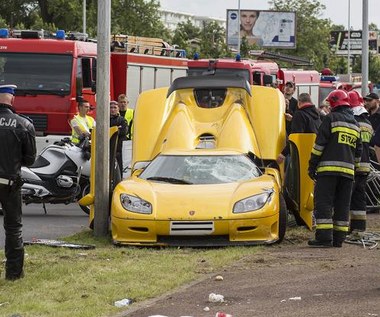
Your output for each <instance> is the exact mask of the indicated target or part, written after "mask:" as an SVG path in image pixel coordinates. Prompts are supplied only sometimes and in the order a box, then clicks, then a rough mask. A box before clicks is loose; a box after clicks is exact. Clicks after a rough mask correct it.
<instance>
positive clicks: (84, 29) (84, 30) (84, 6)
mask: <svg viewBox="0 0 380 317" xmlns="http://www.w3.org/2000/svg"><path fill="white" fill-rule="evenodd" d="M83 33H86V0H83Z"/></svg>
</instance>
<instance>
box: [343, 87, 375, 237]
mask: <svg viewBox="0 0 380 317" xmlns="http://www.w3.org/2000/svg"><path fill="white" fill-rule="evenodd" d="M348 98H349V102H350V106H351V107H352V110H353V112H354V116H355V120H356V121H357V122H358V124H359V126H360V138H361V141H362V144H363V151H362V156H361V160H360V163H359V166H357V168H356V170H355V181H354V186H353V190H352V196H351V207H350V229H349V231H350V232H352V231H365V229H366V220H367V212H366V205H367V201H366V185H367V177H368V174H369V173H370V157H369V143H370V141H371V138H372V135H373V128H372V125H371V122H370V121H369V120H368V116H369V114H368V111H367V110H366V109H365V108H364V107H363V97H362V96H361V95H360V93H359V92H357V91H356V90H352V91H350V92H349V93H348Z"/></svg>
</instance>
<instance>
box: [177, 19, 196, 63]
mask: <svg viewBox="0 0 380 317" xmlns="http://www.w3.org/2000/svg"><path fill="white" fill-rule="evenodd" d="M200 35H201V29H200V28H198V27H196V26H195V25H193V24H192V23H191V21H190V20H187V21H186V22H180V23H178V25H177V27H176V29H175V31H174V35H173V37H172V40H171V43H172V44H173V45H178V47H179V48H182V49H185V50H186V51H187V56H189V57H191V56H192V55H193V54H194V53H195V52H196V51H198V50H199V47H194V46H193V45H192V44H191V43H192V42H193V41H195V42H197V43H199V42H200V39H199V38H200ZM197 46H199V45H197Z"/></svg>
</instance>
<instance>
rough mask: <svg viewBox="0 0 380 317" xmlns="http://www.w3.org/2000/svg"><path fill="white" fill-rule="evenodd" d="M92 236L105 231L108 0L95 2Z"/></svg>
mask: <svg viewBox="0 0 380 317" xmlns="http://www.w3.org/2000/svg"><path fill="white" fill-rule="evenodd" d="M97 27H98V31H97V33H98V36H97V38H98V41H97V43H98V45H97V50H98V51H97V55H98V60H97V73H98V76H97V81H96V104H97V107H96V135H95V138H96V149H95V170H96V173H95V175H92V177H94V176H95V193H96V194H95V215H94V235H95V236H97V237H104V236H106V235H107V234H108V217H109V208H110V207H109V206H110V204H109V200H110V193H109V191H110V186H109V184H110V181H109V179H110V173H109V166H110V164H109V160H110V148H109V144H110V142H109V125H110V110H109V104H110V54H111V53H110V38H111V35H110V33H111V0H102V1H98V26H97Z"/></svg>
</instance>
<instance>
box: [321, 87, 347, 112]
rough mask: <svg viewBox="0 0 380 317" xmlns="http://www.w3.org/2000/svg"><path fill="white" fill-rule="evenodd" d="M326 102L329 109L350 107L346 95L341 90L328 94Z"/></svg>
mask: <svg viewBox="0 0 380 317" xmlns="http://www.w3.org/2000/svg"><path fill="white" fill-rule="evenodd" d="M326 100H327V101H328V102H329V103H330V106H331V108H335V107H339V106H349V105H350V103H349V101H348V95H347V93H346V92H345V91H344V90H341V89H337V90H334V91H332V92H330V93H329V95H328V96H327V98H326Z"/></svg>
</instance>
